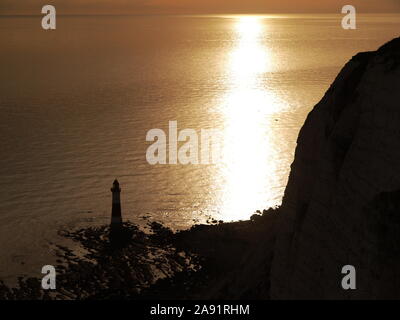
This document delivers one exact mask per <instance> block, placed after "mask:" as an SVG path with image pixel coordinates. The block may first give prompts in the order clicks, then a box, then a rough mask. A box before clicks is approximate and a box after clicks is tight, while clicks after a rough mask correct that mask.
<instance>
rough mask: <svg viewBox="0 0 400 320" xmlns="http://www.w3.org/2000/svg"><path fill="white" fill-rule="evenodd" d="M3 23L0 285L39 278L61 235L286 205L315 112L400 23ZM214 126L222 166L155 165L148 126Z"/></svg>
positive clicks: (330, 18)
mask: <svg viewBox="0 0 400 320" xmlns="http://www.w3.org/2000/svg"><path fill="white" fill-rule="evenodd" d="M340 19H341V16H339V15H320V16H315V15H313V16H312V15H287V16H285V15H280V16H278V15H273V16H179V17H177V16H164V17H161V16H147V17H145V16H131V17H83V16H80V17H59V18H58V20H57V30H56V31H55V32H45V31H43V30H42V29H41V27H40V17H7V18H5V17H2V18H0V38H1V39H2V41H1V42H2V45H1V50H0V59H1V72H0V112H1V117H0V145H1V150H2V151H1V155H2V156H1V157H0V178H1V179H0V244H1V245H0V257H1V261H0V277H2V278H11V277H14V276H15V275H17V274H25V273H36V274H38V273H39V272H40V266H42V265H44V264H49V263H51V262H52V261H53V260H54V258H52V255H51V252H52V247H51V246H50V245H49V241H55V242H57V241H62V240H61V239H59V238H57V237H55V235H56V233H57V230H59V229H60V228H65V227H66V228H75V227H78V226H82V225H95V224H103V223H108V222H109V216H110V209H111V208H110V207H111V192H110V187H111V183H112V181H113V180H114V178H116V177H118V179H119V180H120V183H121V185H122V189H123V193H122V200H123V203H122V208H123V215H124V218H125V219H129V220H131V221H134V222H136V223H144V222H143V221H144V220H143V219H142V217H143V216H148V217H149V219H150V220H156V221H160V222H163V223H165V224H167V225H169V226H171V227H173V228H176V229H180V228H187V227H189V226H191V225H192V224H193V223H197V222H205V221H206V220H207V219H208V218H209V217H212V218H216V219H218V220H219V219H222V220H225V221H230V220H238V219H246V218H248V217H249V216H250V215H251V214H252V213H253V212H254V211H255V210H257V209H263V208H268V207H273V206H277V205H279V204H280V203H281V199H282V195H283V192H284V187H285V184H286V182H287V178H288V174H289V170H290V164H291V162H292V160H293V154H294V149H295V144H296V138H297V135H298V132H299V129H300V127H301V125H302V124H303V122H304V119H305V117H306V115H307V113H308V112H309V111H310V110H311V108H312V107H313V106H314V105H315V104H316V103H317V102H318V101H319V100H320V99H321V97H322V96H323V94H324V92H325V91H326V90H327V88H328V87H329V85H330V84H331V82H332V81H333V79H334V78H335V76H336V75H337V73H338V71H339V70H340V68H341V67H342V66H343V64H344V63H345V62H346V61H348V60H349V59H350V58H351V56H353V55H354V54H356V53H357V52H359V51H365V50H375V49H376V48H377V47H379V46H380V45H381V44H383V43H384V42H386V41H388V40H390V39H392V38H393V37H395V36H398V35H399V34H398V30H400V28H399V27H400V16H399V15H364V16H363V15H361V16H359V19H358V29H357V30H356V31H345V30H343V29H342V28H341V25H340ZM173 120H175V121H177V122H178V129H180V130H181V129H185V128H193V129H195V130H197V132H198V133H200V130H201V129H211V128H213V129H218V130H219V131H220V132H221V133H222V140H221V141H223V146H224V158H223V161H222V162H220V163H218V164H216V165H189V166H184V165H171V166H168V165H167V166H166V165H161V166H160V165H158V166H151V165H149V164H148V163H147V162H146V150H147V148H148V147H149V145H150V144H151V143H149V142H146V133H147V132H148V130H150V129H152V128H160V129H163V130H164V131H166V132H168V122H169V121H173Z"/></svg>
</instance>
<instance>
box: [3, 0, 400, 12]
mask: <svg viewBox="0 0 400 320" xmlns="http://www.w3.org/2000/svg"><path fill="white" fill-rule="evenodd" d="M45 4H52V5H54V6H55V7H56V9H57V11H58V13H59V14H60V13H61V14H62V13H67V14H70V13H83V14H96V13H101V14H118V13H132V14H135V13H138V14H140V13H150V14H151V13H154V14H156V13H295V12H301V13H303V12H305V13H307V12H310V13H311V12H332V13H335V12H337V13H340V11H341V7H342V6H343V5H346V4H352V5H354V6H355V7H356V8H357V10H358V11H359V12H400V0H47V1H44V0H17V1H16V0H1V1H0V13H1V14H35V13H38V14H40V11H41V10H40V9H41V7H42V6H43V5H45Z"/></svg>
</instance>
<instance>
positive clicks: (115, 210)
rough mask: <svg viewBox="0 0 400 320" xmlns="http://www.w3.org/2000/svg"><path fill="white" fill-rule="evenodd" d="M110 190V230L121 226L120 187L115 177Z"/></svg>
mask: <svg viewBox="0 0 400 320" xmlns="http://www.w3.org/2000/svg"><path fill="white" fill-rule="evenodd" d="M111 192H112V211H111V230H118V229H120V228H121V227H122V215H121V188H120V187H119V182H118V180H117V179H115V180H114V183H113V187H112V188H111Z"/></svg>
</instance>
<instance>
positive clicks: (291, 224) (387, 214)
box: [269, 38, 400, 299]
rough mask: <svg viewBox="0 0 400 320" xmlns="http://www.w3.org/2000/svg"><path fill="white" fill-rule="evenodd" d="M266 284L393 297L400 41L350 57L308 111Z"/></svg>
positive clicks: (398, 229)
mask: <svg viewBox="0 0 400 320" xmlns="http://www.w3.org/2000/svg"><path fill="white" fill-rule="evenodd" d="M344 265H353V266H354V267H355V268H356V272H357V273H356V275H357V277H356V285H357V289H356V290H347V291H346V290H343V288H342V287H341V280H342V278H343V276H344V275H342V274H341V269H342V267H343V266H344ZM270 285H271V287H270V291H269V296H270V298H272V299H298V298H305V299H314V298H318V299H359V298H367V299H373V298H400V38H397V39H394V40H392V41H391V42H389V43H387V44H385V45H384V46H382V47H381V48H380V49H379V50H377V51H375V52H366V53H360V54H358V55H356V56H355V57H353V58H352V59H351V61H349V62H348V63H347V64H346V65H345V67H344V68H343V69H342V71H341V72H340V74H339V75H338V76H337V78H336V80H335V81H334V83H333V84H332V86H331V87H330V89H329V90H328V91H327V92H326V94H325V96H324V97H323V99H322V100H321V101H320V102H319V103H318V104H317V105H316V106H315V107H314V109H313V110H312V112H311V113H310V114H309V115H308V118H307V120H306V122H305V124H304V126H303V128H302V129H301V132H300V135H299V138H298V143H297V149H296V155H295V160H294V162H293V164H292V168H291V174H290V177H289V182H288V185H287V188H286V191H285V196H284V200H283V205H282V208H281V212H280V214H279V218H278V222H277V226H276V242H275V247H274V253H273V258H272V268H271V272H270Z"/></svg>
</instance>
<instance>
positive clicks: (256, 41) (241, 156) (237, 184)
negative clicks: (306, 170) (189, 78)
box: [219, 16, 281, 220]
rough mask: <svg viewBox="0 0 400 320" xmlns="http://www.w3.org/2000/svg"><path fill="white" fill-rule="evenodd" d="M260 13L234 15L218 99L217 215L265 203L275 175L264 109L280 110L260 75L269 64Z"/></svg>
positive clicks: (235, 216) (238, 215)
mask: <svg viewBox="0 0 400 320" xmlns="http://www.w3.org/2000/svg"><path fill="white" fill-rule="evenodd" d="M263 20H264V19H263V18H262V17H256V16H251V17H240V18H238V21H237V23H236V25H235V34H236V38H237V41H236V42H237V45H236V46H235V47H234V48H233V50H232V52H231V55H230V60H229V62H228V68H229V81H230V85H231V89H230V90H229V91H228V93H227V94H226V96H225V97H224V98H223V103H222V105H221V110H222V114H223V117H224V160H223V166H222V167H221V176H222V180H223V181H224V184H223V188H222V197H221V207H220V208H219V209H220V210H219V211H220V215H221V218H222V219H223V220H240V219H245V218H248V217H249V215H251V214H252V213H253V211H251V210H255V209H262V208H265V207H267V206H268V205H269V203H268V199H269V198H273V195H272V194H271V197H269V196H268V194H269V193H272V191H271V187H270V186H271V185H276V183H273V181H274V179H276V176H277V175H276V174H275V173H276V170H277V164H276V161H275V162H274V161H272V158H273V155H272V153H273V152H274V150H273V149H274V148H273V138H274V137H273V134H272V131H271V129H270V126H269V120H268V115H271V114H272V113H274V112H277V111H279V110H280V108H281V105H280V104H279V101H278V97H276V96H275V95H274V93H273V92H271V91H269V90H267V89H266V88H265V87H264V85H263V82H262V81H261V80H262V78H263V77H265V74H266V72H268V70H269V67H270V64H271V56H270V50H269V48H268V47H267V46H265V45H264V44H263V41H262V40H263V36H264V35H265V33H266V32H267V31H266V27H267V26H266V24H265V23H264V22H263ZM259 206H261V207H259Z"/></svg>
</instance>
